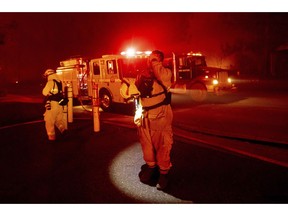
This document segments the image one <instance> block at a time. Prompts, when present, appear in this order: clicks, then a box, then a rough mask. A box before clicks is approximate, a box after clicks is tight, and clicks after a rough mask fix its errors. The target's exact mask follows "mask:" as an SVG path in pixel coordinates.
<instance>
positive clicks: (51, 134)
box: [42, 74, 66, 140]
mask: <svg viewBox="0 0 288 216" xmlns="http://www.w3.org/2000/svg"><path fill="white" fill-rule="evenodd" d="M54 80H56V81H58V82H61V81H60V79H59V78H58V76H57V74H51V75H49V76H48V78H47V83H46V85H45V87H44V88H43V90H42V94H43V95H44V96H45V97H46V98H47V97H48V100H47V104H46V111H45V113H44V121H45V128H46V132H47V136H48V139H49V140H55V139H56V135H55V126H56V127H57V128H58V129H59V131H60V132H61V133H62V132H63V131H64V130H65V129H66V128H65V122H64V118H63V117H64V116H63V106H61V105H60V104H59V101H57V100H50V99H49V95H52V94H53V95H56V94H57V93H58V92H60V90H59V89H58V86H57V84H55V82H54Z"/></svg>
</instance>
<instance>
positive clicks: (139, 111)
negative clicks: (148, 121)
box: [134, 104, 143, 127]
mask: <svg viewBox="0 0 288 216" xmlns="http://www.w3.org/2000/svg"><path fill="white" fill-rule="evenodd" d="M142 114H143V109H142V106H141V105H140V104H139V105H138V108H137V109H136V111H135V115H134V123H135V124H136V125H137V126H138V127H139V126H141V119H142Z"/></svg>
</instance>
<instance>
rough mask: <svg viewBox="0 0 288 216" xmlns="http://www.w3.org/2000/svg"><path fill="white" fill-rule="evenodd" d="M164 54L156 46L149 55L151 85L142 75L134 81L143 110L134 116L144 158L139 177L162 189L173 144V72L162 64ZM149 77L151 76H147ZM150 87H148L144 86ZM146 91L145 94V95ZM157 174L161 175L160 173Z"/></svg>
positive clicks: (142, 180) (166, 181)
mask: <svg viewBox="0 0 288 216" xmlns="http://www.w3.org/2000/svg"><path fill="white" fill-rule="evenodd" d="M163 59H164V54H163V53H162V52H161V51H158V50H155V51H153V52H152V53H151V55H150V56H149V59H148V64H149V67H150V73H149V75H150V76H149V79H150V78H152V80H153V81H152V83H151V86H152V88H151V87H149V84H147V83H144V84H143V82H145V81H143V79H142V80H141V78H140V79H137V80H136V82H135V84H136V86H137V88H138V90H139V92H140V94H141V95H140V103H141V105H142V108H143V110H144V112H143V115H142V117H141V118H139V119H134V121H135V124H136V125H138V135H139V140H140V143H141V147H142V152H143V158H144V160H145V162H146V164H145V165H143V166H142V167H141V171H140V173H139V178H140V181H141V182H143V183H146V184H153V182H155V183H157V186H156V187H157V189H158V190H163V189H165V188H166V187H167V185H168V172H169V170H170V168H171V166H172V164H171V161H170V152H171V149H172V144H173V131H172V120H173V113H172V109H171V105H170V103H171V93H170V92H169V88H170V86H171V77H172V72H171V70H170V69H168V68H165V67H163V65H162V62H163ZM150 80H151V79H150ZM149 88H151V92H150V93H147V92H149V91H150V90H148V91H147V89H149ZM147 94H148V95H147ZM159 174H160V175H159Z"/></svg>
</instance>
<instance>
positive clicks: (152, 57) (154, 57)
mask: <svg viewBox="0 0 288 216" xmlns="http://www.w3.org/2000/svg"><path fill="white" fill-rule="evenodd" d="M153 61H159V56H158V55H156V54H153V53H152V54H151V55H150V56H149V63H150V64H151V63H152V62H153Z"/></svg>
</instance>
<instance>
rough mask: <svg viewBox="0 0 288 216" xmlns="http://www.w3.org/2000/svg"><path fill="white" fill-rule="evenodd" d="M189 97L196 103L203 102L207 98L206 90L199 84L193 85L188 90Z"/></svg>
mask: <svg viewBox="0 0 288 216" xmlns="http://www.w3.org/2000/svg"><path fill="white" fill-rule="evenodd" d="M189 89H190V91H189V95H190V97H191V98H192V100H194V101H196V102H203V101H204V100H205V99H206V97H207V89H206V87H205V86H204V85H203V84H201V83H195V84H193V85H192V86H191V87H190V88H189Z"/></svg>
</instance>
